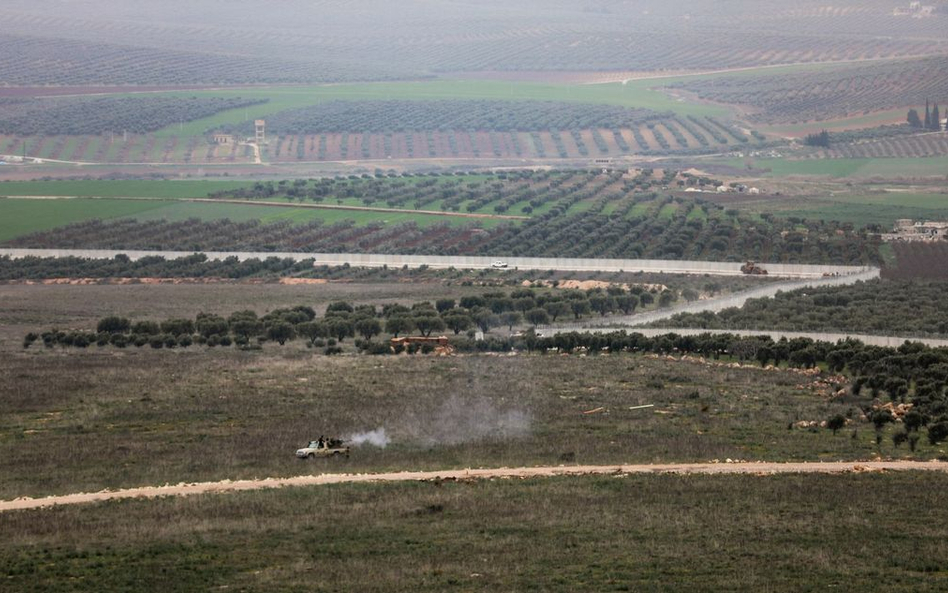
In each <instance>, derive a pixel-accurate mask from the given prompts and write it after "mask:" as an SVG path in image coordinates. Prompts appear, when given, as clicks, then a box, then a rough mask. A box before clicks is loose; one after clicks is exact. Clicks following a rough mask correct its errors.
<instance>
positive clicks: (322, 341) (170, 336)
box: [23, 285, 698, 348]
mask: <svg viewBox="0 0 948 593" xmlns="http://www.w3.org/2000/svg"><path fill="white" fill-rule="evenodd" d="M682 295H683V296H684V298H687V299H689V300H695V299H697V298H698V294H697V292H696V291H695V290H693V289H690V288H688V289H685V290H684V291H682ZM678 298H679V295H678V293H677V292H675V291H672V290H668V289H665V290H662V291H659V290H658V289H657V288H652V289H651V290H647V289H646V288H645V287H642V286H633V287H631V288H630V289H628V290H626V289H625V288H624V287H622V286H618V285H614V286H609V287H607V288H606V289H601V288H593V289H590V290H587V291H583V290H575V289H573V290H555V291H554V290H546V291H538V290H536V289H533V288H521V289H517V290H514V291H511V292H503V291H496V292H487V293H484V294H481V295H472V296H465V297H461V298H460V299H459V300H456V299H452V298H444V299H437V300H436V301H434V302H431V301H421V302H418V303H414V304H413V305H411V306H410V307H409V306H405V305H400V304H390V305H385V306H384V307H382V308H381V309H379V308H378V307H375V306H373V305H354V304H352V303H349V302H346V301H336V302H333V303H330V304H329V305H328V307H327V309H326V312H325V314H324V316H323V317H321V318H318V316H317V314H316V312H315V310H314V309H313V308H312V307H309V306H307V305H299V306H296V307H293V308H282V309H276V310H274V311H271V312H269V313H267V314H265V315H263V316H259V317H258V315H257V314H256V312H254V311H250V310H246V311H239V312H237V313H233V314H231V315H230V316H228V317H223V316H220V315H215V314H207V313H201V314H199V315H198V316H197V318H195V319H167V320H164V321H152V320H143V321H134V322H133V321H132V320H130V319H127V318H123V317H116V316H109V317H106V318H103V319H101V320H100V321H99V322H98V324H97V326H96V331H95V332H85V331H64V330H55V329H54V330H50V331H46V332H43V333H41V334H38V333H33V332H31V333H29V334H28V335H27V336H26V338H25V339H24V342H23V345H24V347H25V348H29V347H30V346H31V345H32V344H33V343H34V342H37V341H40V342H42V343H43V344H44V345H45V346H47V347H53V346H64V347H65V346H73V347H79V348H85V347H88V346H90V345H93V344H95V345H98V346H107V345H112V346H116V347H119V348H125V347H127V346H137V347H142V346H146V345H148V346H151V347H152V348H177V347H183V348H186V347H189V346H192V345H195V344H198V345H208V346H231V345H236V346H249V345H252V344H259V343H263V342H266V341H272V342H276V343H278V344H280V345H284V344H285V343H286V342H288V341H292V340H297V339H299V340H305V341H306V343H307V345H308V346H310V347H314V346H316V347H322V346H326V344H327V341H328V340H330V339H331V340H333V343H332V344H329V347H330V348H335V347H337V345H338V344H339V343H342V342H344V341H345V340H346V338H356V337H358V338H360V340H361V343H360V344H359V346H360V347H363V346H364V347H370V346H371V342H372V340H373V339H374V338H376V337H378V336H380V335H382V334H386V335H389V336H392V337H395V338H397V337H399V336H405V335H408V334H411V333H416V334H419V335H421V336H424V337H430V336H431V335H432V334H435V333H441V332H448V333H451V334H453V335H455V336H457V335H460V334H464V335H469V337H473V336H474V333H475V332H476V331H477V330H480V331H481V332H483V333H485V334H487V333H489V332H490V331H491V330H492V329H495V328H499V327H506V328H507V330H508V331H513V329H514V328H515V327H519V326H522V325H524V324H527V325H530V326H532V327H538V326H543V325H548V324H551V323H557V322H562V321H565V320H579V319H582V318H584V317H589V316H591V315H597V316H603V317H604V316H606V315H609V314H613V313H621V314H626V315H629V314H632V313H633V312H634V311H635V310H636V309H637V308H639V307H640V306H641V307H648V306H652V305H657V306H660V307H666V306H670V305H671V304H672V303H674V302H675V301H677V300H678Z"/></svg>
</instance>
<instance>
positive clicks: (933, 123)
mask: <svg viewBox="0 0 948 593" xmlns="http://www.w3.org/2000/svg"><path fill="white" fill-rule="evenodd" d="M907 119H908V123H909V125H910V126H912V127H913V128H918V129H923V130H929V131H932V132H941V131H942V130H943V129H944V128H942V126H941V111H940V110H939V109H938V104H937V103H936V104H933V105H930V104H929V101H925V118H924V119H922V118H921V117H920V116H919V114H918V111H917V110H915V109H909V112H908V118H907Z"/></svg>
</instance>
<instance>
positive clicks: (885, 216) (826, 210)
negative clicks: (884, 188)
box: [734, 191, 948, 227]
mask: <svg viewBox="0 0 948 593" xmlns="http://www.w3.org/2000/svg"><path fill="white" fill-rule="evenodd" d="M734 207H735V208H740V209H743V210H745V211H750V212H756V213H762V212H771V213H773V214H777V215H779V216H797V217H800V218H808V219H822V220H838V221H840V222H851V223H853V224H854V225H856V226H857V227H862V226H865V225H869V224H879V225H882V226H884V227H888V226H891V225H893V224H894V223H895V221H896V220H897V219H900V218H913V219H918V220H948V194H933V193H931V194H922V193H918V194H917V193H903V192H880V191H875V192H871V193H869V192H866V193H861V192H854V193H853V194H842V195H840V194H836V195H833V196H813V197H784V198H781V199H779V200H776V199H767V200H761V201H757V202H746V203H743V204H736V205H734Z"/></svg>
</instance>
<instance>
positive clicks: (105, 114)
mask: <svg viewBox="0 0 948 593" xmlns="http://www.w3.org/2000/svg"><path fill="white" fill-rule="evenodd" d="M266 102H267V99H242V98H240V97H103V98H99V99H87V98H51V99H36V98H30V99H20V98H8V99H0V134H10V135H19V136H56V135H66V136H81V135H85V134H104V133H108V132H113V133H116V134H121V133H123V132H128V133H130V134H146V133H149V132H154V131H156V130H160V129H162V128H165V127H167V126H170V125H173V124H178V123H183V122H189V121H194V120H196V119H201V118H204V117H208V116H211V115H214V114H215V113H220V112H221V111H226V110H228V109H237V108H239V107H248V106H250V105H259V104H261V103H266Z"/></svg>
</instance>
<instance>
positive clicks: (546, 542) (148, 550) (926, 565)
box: [0, 473, 948, 593]
mask: <svg viewBox="0 0 948 593" xmlns="http://www.w3.org/2000/svg"><path fill="white" fill-rule="evenodd" d="M946 487H948V480H946V478H945V477H944V476H943V475H940V474H935V473H929V474H913V473H895V474H862V475H838V476H833V475H825V476H809V475H808V476H769V477H768V476H763V477H761V476H690V477H689V476H665V475H655V476H625V477H621V476H609V477H582V478H551V479H536V480H498V481H490V482H473V483H451V482H445V483H443V484H431V483H426V484H405V485H339V486H323V487H314V488H291V489H283V490H278V491H267V492H249V493H236V494H228V495H208V496H198V497H193V498H186V499H178V500H174V499H163V500H154V501H122V502H116V503H107V504H101V505H95V506H85V507H83V506H77V507H72V508H62V509H56V510H54V511H49V510H45V511H27V512H18V513H4V514H3V515H0V529H2V530H3V531H4V533H5V534H6V537H5V538H4V540H3V542H2V543H0V570H3V571H4V573H5V574H7V575H8V576H7V577H6V579H7V582H8V583H9V584H10V585H11V586H12V587H15V588H16V589H17V590H21V591H65V590H68V589H67V587H66V585H65V583H66V582H67V581H68V582H69V586H70V587H72V586H75V584H76V583H80V584H82V583H87V582H95V583H96V586H97V587H99V588H103V589H122V588H125V587H128V586H134V587H135V588H136V589H137V590H140V591H165V590H167V589H168V587H169V586H179V587H189V588H194V589H213V588H223V587H227V588H239V589H241V590H246V591H265V590H275V589H280V590H286V591H296V590H299V591H302V590H307V591H333V590H336V589H337V587H342V588H345V589H347V590H359V591H384V590H408V589H411V590H416V591H433V592H434V591H438V592H440V591H445V590H449V589H454V588H457V589H463V590H472V591H473V590H477V591H482V590H484V591H487V590H489V591H495V590H496V591H511V590H520V591H526V590H532V589H535V590H544V591H564V592H565V591H576V590H608V589H622V588H629V589H630V590H642V591H681V590H683V589H688V590H693V591H714V590H729V591H739V592H751V591H759V590H761V589H762V588H767V589H768V590H770V591H774V592H784V591H786V592H790V591H799V590H801V589H802V588H808V587H813V588H818V589H823V588H831V587H840V586H846V587H854V588H857V589H859V590H864V591H869V590H877V589H879V588H884V589H885V590H886V591H894V592H900V593H901V592H909V591H911V592H915V591H922V592H926V593H927V592H934V591H938V590H940V589H943V588H944V586H945V585H946V583H945V577H944V574H943V573H944V571H943V570H940V567H942V566H943V562H944V558H945V552H946V550H945V544H944V542H945V539H946V536H948V533H946V532H945V526H944V522H943V521H941V520H940V518H941V516H940V511H941V509H942V508H943V505H944V491H945V488H946ZM892 500H900V501H902V504H904V505H905V506H907V507H910V508H912V509H913V516H914V518H915V521H914V522H913V527H911V528H908V529H907V528H906V527H905V525H904V521H903V520H902V518H901V517H899V516H898V514H896V513H892V512H891V505H892ZM736 512H739V513H740V520H736V519H735V513H736ZM327 516H332V517H333V520H332V521H326V517H327ZM670 517H673V518H674V519H673V520H670V519H669V518H670ZM209 525H213V529H209V528H208V526H209ZM893 540H894V541H895V542H896V544H900V545H904V546H911V548H912V550H913V552H912V554H911V555H910V556H905V557H899V558H897V559H896V560H894V561H892V562H889V563H888V564H887V565H886V566H885V567H880V566H879V561H878V559H879V558H880V557H884V556H886V555H887V554H888V553H889V549H890V545H891V543H892V541H893ZM751 542H752V543H751ZM683 548H684V549H687V550H689V552H688V553H686V554H683V553H682V549H683ZM511 550H525V551H527V552H526V553H525V554H519V555H518V554H512V553H511ZM435 558H436V560H434V559H435ZM800 566H807V570H806V571H805V572H802V571H801V570H800ZM159 567H160V568H159ZM393 567H397V569H395V568H393ZM314 574H318V575H320V576H319V578H314V577H313V576H311V575H314ZM844 584H845V585H844Z"/></svg>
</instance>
